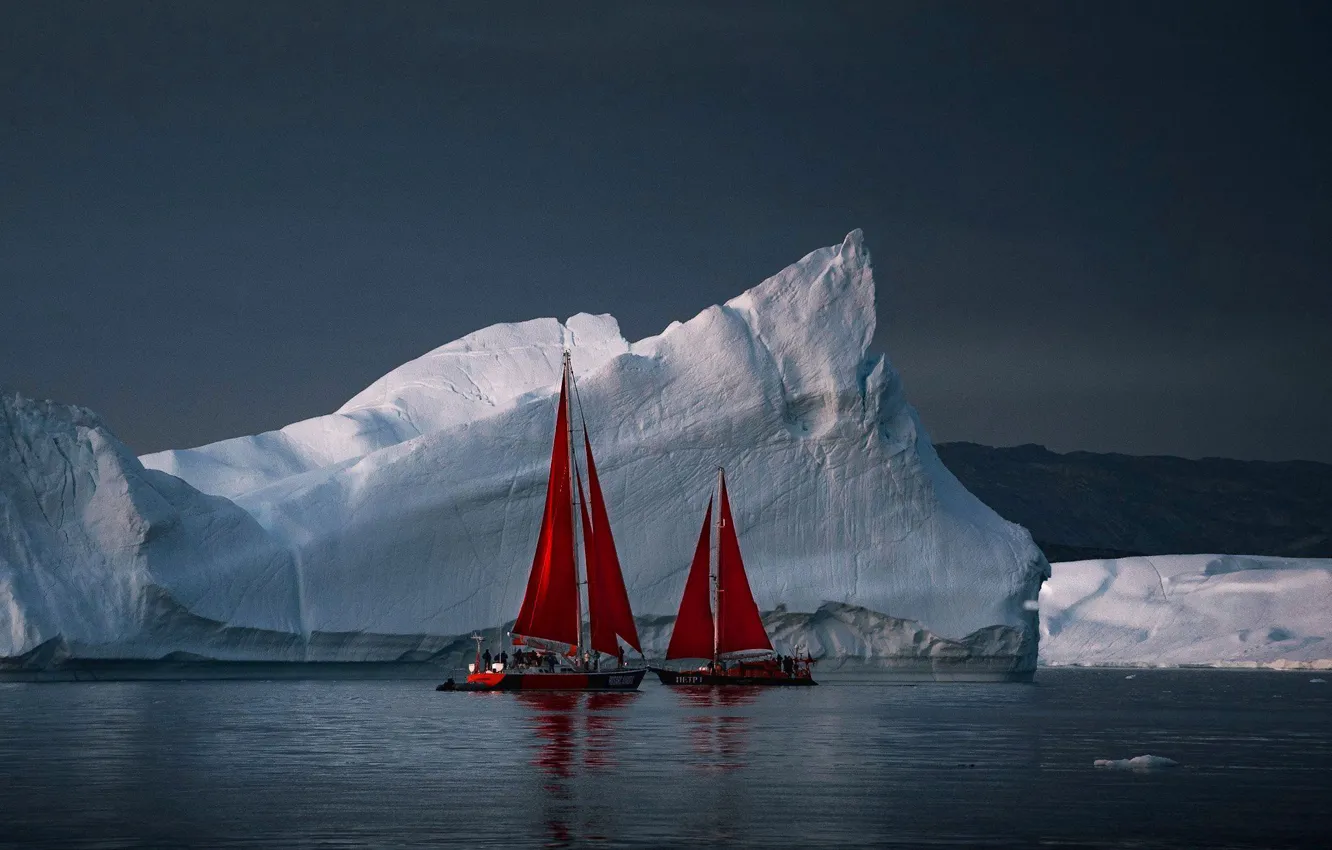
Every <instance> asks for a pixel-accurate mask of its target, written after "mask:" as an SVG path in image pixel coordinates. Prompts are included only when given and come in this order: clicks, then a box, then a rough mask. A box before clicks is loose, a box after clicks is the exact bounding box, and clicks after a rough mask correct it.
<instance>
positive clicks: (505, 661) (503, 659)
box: [499, 649, 509, 670]
mask: <svg viewBox="0 0 1332 850" xmlns="http://www.w3.org/2000/svg"><path fill="white" fill-rule="evenodd" d="M499 662H500V664H501V665H503V667H504V669H506V670H507V669H509V653H507V652H505V651H504V650H502V649H501V650H500V657H499Z"/></svg>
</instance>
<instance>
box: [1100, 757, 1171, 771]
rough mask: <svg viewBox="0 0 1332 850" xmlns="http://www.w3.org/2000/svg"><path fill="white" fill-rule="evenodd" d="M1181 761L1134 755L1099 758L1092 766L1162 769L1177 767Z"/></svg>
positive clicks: (1114, 768) (1119, 768)
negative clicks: (1124, 757)
mask: <svg viewBox="0 0 1332 850" xmlns="http://www.w3.org/2000/svg"><path fill="white" fill-rule="evenodd" d="M1178 765H1179V762H1177V761H1175V760H1174V759H1168V758H1166V757H1164V756H1134V757H1133V758H1131V759H1097V760H1096V761H1094V762H1092V767H1105V768H1109V769H1111V770H1160V769H1161V768H1166V767H1177V766H1178Z"/></svg>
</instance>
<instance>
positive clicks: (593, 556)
mask: <svg viewBox="0 0 1332 850" xmlns="http://www.w3.org/2000/svg"><path fill="white" fill-rule="evenodd" d="M583 427H584V430H586V428H587V426H586V425H584V426H583ZM574 481H575V482H576V483H577V485H578V513H579V515H580V518H581V519H582V521H583V567H584V569H585V570H586V572H585V573H584V575H586V576H587V606H588V609H589V610H588V619H590V620H591V621H592V634H591V638H592V641H591V642H592V648H593V649H597V648H598V647H597V632H596V628H597V616H596V611H597V605H598V600H597V591H598V589H599V587H598V584H599V583H597V582H594V581H592V576H593V575H594V574H595V573H596V570H597V546H596V535H595V534H594V533H593V529H592V521H591V520H589V519H588V517H587V496H586V495H585V494H584V493H583V476H581V475H579V474H578V467H577V466H575V467H574ZM602 592H603V593H604V592H605V591H602ZM614 643H615V636H614V635H611V644H612V645H614ZM602 651H603V652H612V650H609V649H607V650H602Z"/></svg>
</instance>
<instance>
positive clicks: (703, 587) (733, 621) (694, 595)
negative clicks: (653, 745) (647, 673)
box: [651, 469, 815, 686]
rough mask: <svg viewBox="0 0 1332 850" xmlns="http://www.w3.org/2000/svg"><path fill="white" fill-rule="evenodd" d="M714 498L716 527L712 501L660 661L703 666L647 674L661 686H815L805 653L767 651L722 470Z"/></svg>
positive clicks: (768, 643)
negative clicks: (692, 662)
mask: <svg viewBox="0 0 1332 850" xmlns="http://www.w3.org/2000/svg"><path fill="white" fill-rule="evenodd" d="M714 498H715V499H716V500H717V501H718V502H719V504H718V512H717V523H716V526H715V528H714V526H713V522H712V503H713V499H709V500H708V509H707V512H706V513H704V514H703V529H702V531H700V532H699V535H698V545H697V546H696V547H695V548H694V560H693V562H692V563H691V564H690V567H689V577H688V578H686V579H685V589H684V596H683V597H682V598H681V599H680V610H679V613H677V614H676V617H675V631H674V632H672V634H671V642H670V644H669V645H668V646H667V648H666V659H667V660H668V661H669V660H672V659H679V658H699V659H708V662H707V663H706V664H704V665H703V666H701V667H696V668H694V669H692V670H671V669H668V668H664V667H653V668H651V669H652V672H654V673H656V674H657V677H658V678H660V679H661V681H662V684H666V685H750V686H752V685H813V684H815V682H814V677H813V675H812V674H811V672H810V665H811V664H812V663H813V659H811V658H810V657H809V656H808V655H807V654H806V655H805V656H804V657H800V658H795V657H782V656H778V655H775V654H774V653H773V648H772V641H770V640H769V639H768V633H767V630H765V629H764V628H763V619H762V618H761V617H760V616H759V610H758V605H757V604H756V603H755V602H754V594H753V592H752V591H751V590H750V589H749V577H748V576H747V575H745V563H744V560H743V559H742V558H741V557H740V541H739V539H738V538H737V537H736V531H735V521H734V520H733V519H732V518H731V500H730V498H729V497H728V496H727V493H726V472H725V471H724V470H722V469H718V470H717V493H716V495H715V496H714ZM714 530H715V532H716V536H717V542H716V547H715V553H716V557H715V560H714V557H713V552H714V547H713V545H712V535H713V532H714ZM714 602H715V606H714ZM714 611H715V612H716V614H715V616H714V614H713V612H714Z"/></svg>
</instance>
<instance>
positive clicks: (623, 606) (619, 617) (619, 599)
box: [583, 423, 643, 655]
mask: <svg viewBox="0 0 1332 850" xmlns="http://www.w3.org/2000/svg"><path fill="white" fill-rule="evenodd" d="M583 447H584V449H586V451H587V486H588V489H589V491H590V493H589V495H591V497H592V525H591V526H589V525H588V524H587V520H586V519H584V520H583V529H584V531H583V533H584V534H585V535H586V534H588V533H589V529H590V531H591V533H592V538H591V539H592V541H594V543H595V545H592V544H589V545H588V557H587V605H588V608H589V609H590V610H589V612H588V613H589V615H590V618H591V620H592V648H593V649H596V650H600V651H601V652H607V653H610V654H611V655H615V654H617V653H618V652H619V648H620V645H619V643H617V642H616V640H615V638H616V636H617V635H618V636H619V637H620V639H621V640H623V641H624V642H625V643H627V644H629V645H630V646H632V647H633V648H634V650H635V651H637V652H638V653H639V654H640V655H641V654H642V653H643V650H642V649H640V648H639V646H638V626H636V625H635V624H634V612H633V609H632V608H630V607H629V592H628V591H627V590H626V589H625V587H624V574H623V573H622V572H621V571H620V557H619V555H618V554H616V552H615V538H614V537H612V536H611V527H610V517H609V516H607V514H606V502H605V500H604V499H602V497H601V481H600V480H599V479H598V478H597V464H596V461H594V460H593V459H592V442H591V441H590V440H589V439H588V438H587V424H586V423H584V424H583ZM594 549H595V552H596V554H595V556H594V555H593V554H592V551H593V550H594Z"/></svg>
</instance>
